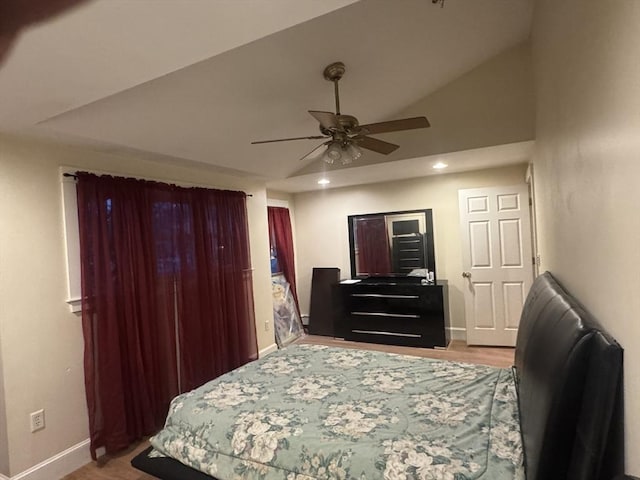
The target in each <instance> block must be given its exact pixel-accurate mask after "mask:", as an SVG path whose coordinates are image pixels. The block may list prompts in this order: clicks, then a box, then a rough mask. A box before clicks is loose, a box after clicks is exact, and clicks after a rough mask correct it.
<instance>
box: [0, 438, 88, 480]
mask: <svg viewBox="0 0 640 480" xmlns="http://www.w3.org/2000/svg"><path fill="white" fill-rule="evenodd" d="M89 443H90V442H89V440H88V439H87V440H85V441H83V442H80V443H78V444H76V445H74V446H72V447H70V448H67V449H66V450H65V451H64V452H60V453H58V454H57V455H54V456H53V457H51V458H48V459H47V460H45V461H44V462H40V463H39V464H37V465H35V466H33V467H31V468H30V469H28V470H25V471H24V472H22V473H19V474H18V475H15V476H13V477H11V478H7V477H3V476H2V475H0V479H2V480H52V479H56V478H62V477H64V476H65V475H67V474H69V473H71V472H73V471H74V470H77V469H79V468H80V467H82V466H83V465H86V464H87V463H89V462H91V453H90V452H89Z"/></svg>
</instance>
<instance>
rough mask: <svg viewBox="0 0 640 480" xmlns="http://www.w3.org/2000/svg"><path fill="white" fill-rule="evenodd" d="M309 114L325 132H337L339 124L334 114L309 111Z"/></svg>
mask: <svg viewBox="0 0 640 480" xmlns="http://www.w3.org/2000/svg"><path fill="white" fill-rule="evenodd" d="M309 113H310V114H311V116H312V117H313V118H315V119H316V120H317V121H318V122H320V125H321V126H322V127H323V128H326V129H327V130H331V129H333V130H339V129H340V123H339V122H338V117H337V116H336V114H335V113H331V112H316V111H314V110H309Z"/></svg>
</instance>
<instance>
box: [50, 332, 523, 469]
mask: <svg viewBox="0 0 640 480" xmlns="http://www.w3.org/2000/svg"><path fill="white" fill-rule="evenodd" d="M299 343H310V344H316V345H329V346H332V347H333V346H335V347H345V348H360V349H367V350H378V351H381V352H391V353H400V354H405V355H414V356H418V357H427V358H437V359H442V360H451V361H456V362H467V363H478V364H482V365H492V366H495V367H509V366H511V365H513V355H514V349H513V348H504V347H468V346H467V345H466V344H465V343H464V342H461V341H453V342H451V343H450V344H449V347H448V348H446V349H430V348H414V347H398V346H393V345H376V344H372V343H358V342H348V341H345V340H341V339H337V338H331V337H319V336H314V335H308V336H306V337H304V338H303V339H301V340H300V341H299ZM148 446H149V443H148V442H147V441H144V442H141V443H140V444H138V445H136V446H134V447H132V448H131V449H129V450H127V451H125V452H123V453H121V454H119V455H114V456H109V457H102V458H100V459H99V460H98V462H92V463H90V464H88V465H85V466H84V467H82V468H80V469H78V470H76V471H75V472H73V473H71V474H69V475H67V476H66V477H64V478H63V479H62V480H153V479H155V477H151V476H149V475H146V474H144V473H142V472H140V471H139V470H136V469H135V468H133V467H132V466H131V465H130V461H131V459H132V458H133V457H135V456H136V455H137V454H138V453H139V452H141V451H142V450H144V449H145V448H147V447H148Z"/></svg>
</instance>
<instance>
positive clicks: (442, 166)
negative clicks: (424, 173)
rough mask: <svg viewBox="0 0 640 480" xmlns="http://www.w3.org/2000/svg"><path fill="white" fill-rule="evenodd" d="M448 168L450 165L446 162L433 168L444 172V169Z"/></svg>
mask: <svg viewBox="0 0 640 480" xmlns="http://www.w3.org/2000/svg"><path fill="white" fill-rule="evenodd" d="M448 166H449V165H447V164H446V163H444V162H438V163H436V164H435V165H434V166H433V168H435V169H436V170H442V169H443V168H447V167H448Z"/></svg>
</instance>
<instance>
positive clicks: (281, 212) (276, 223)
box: [267, 207, 300, 311]
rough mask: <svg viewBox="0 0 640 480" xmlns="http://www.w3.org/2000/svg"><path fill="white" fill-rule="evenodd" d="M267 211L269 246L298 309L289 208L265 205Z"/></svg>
mask: <svg viewBox="0 0 640 480" xmlns="http://www.w3.org/2000/svg"><path fill="white" fill-rule="evenodd" d="M267 213H268V216H269V239H270V242H271V246H273V247H275V249H276V252H277V256H278V264H279V265H280V268H281V269H282V273H283V274H284V276H285V278H286V279H287V281H288V282H289V285H290V286H291V294H292V295H293V298H294V300H295V302H296V307H297V308H298V311H300V307H299V305H298V291H297V290H296V269H295V259H294V254H293V236H292V234H291V218H290V216H289V209H288V208H282V207H267Z"/></svg>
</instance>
